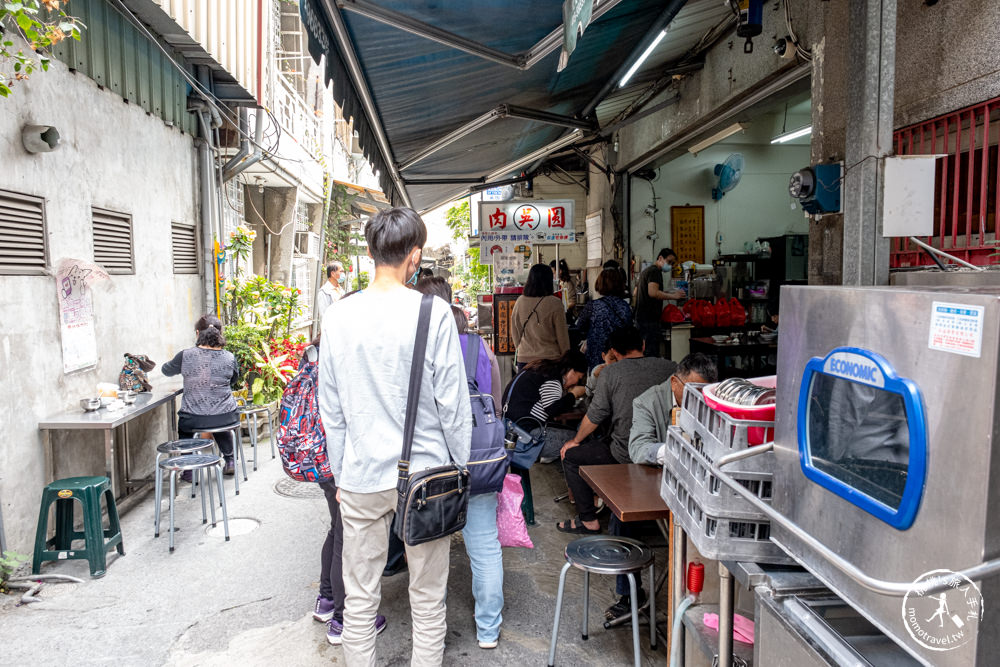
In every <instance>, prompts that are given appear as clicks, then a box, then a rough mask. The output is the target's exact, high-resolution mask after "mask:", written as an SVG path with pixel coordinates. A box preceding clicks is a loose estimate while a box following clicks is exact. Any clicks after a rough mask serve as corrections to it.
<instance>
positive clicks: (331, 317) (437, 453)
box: [319, 208, 472, 667]
mask: <svg viewBox="0 0 1000 667" xmlns="http://www.w3.org/2000/svg"><path fill="white" fill-rule="evenodd" d="M365 239H366V240H367V241H368V252H369V254H370V255H371V257H372V259H373V260H374V261H375V279H374V281H373V282H372V284H371V285H370V286H369V287H367V288H366V289H365V290H364V291H363V292H361V293H360V294H356V295H354V296H352V297H351V298H350V299H342V300H340V301H337V302H336V303H334V304H333V305H331V306H330V307H329V308H328V309H327V311H326V313H324V315H323V344H322V345H321V346H320V359H319V408H320V416H321V417H322V419H323V426H324V428H325V429H326V442H327V451H328V453H329V456H330V468H331V470H332V472H333V474H334V477H335V479H336V482H337V486H338V487H339V491H338V493H337V496H338V499H339V502H340V504H341V506H340V512H341V516H342V518H343V525H344V548H343V562H344V565H345V567H344V589H345V593H346V597H345V604H344V624H343V646H344V658H345V660H346V662H347V664H348V665H350V666H351V667H355V666H368V665H372V666H373V665H375V664H376V658H375V635H376V634H377V633H378V632H379V631H380V630H381V629H382V628H384V627H385V622H384V619H382V622H381V623H378V622H377V621H376V618H377V615H376V612H377V611H378V607H379V603H380V601H381V587H380V578H381V576H382V569H383V568H384V567H385V562H386V553H387V551H388V543H389V529H390V526H391V523H392V518H393V514H394V511H395V508H396V480H397V470H396V464H397V462H398V461H399V457H400V454H401V451H402V446H403V420H404V418H405V416H406V399H407V391H408V382H409V381H408V378H409V372H410V363H411V361H412V359H413V345H414V331H415V328H416V321H417V314H418V311H419V309H420V299H421V297H422V295H421V294H420V293H419V292H416V291H414V290H411V289H407V287H406V284H405V283H407V282H410V281H412V280H413V278H415V277H416V275H417V272H418V270H419V269H420V254H421V248H422V247H423V245H424V243H425V242H426V240H427V229H426V227H425V226H424V223H423V221H422V220H421V219H420V217H419V216H418V215H417V214H416V212H414V211H413V210H411V209H407V208H394V209H390V210H387V211H382V212H380V213H378V214H377V215H375V216H374V217H373V218H372V219H371V220H369V221H368V223H367V225H365ZM408 279H409V280H408ZM471 438H472V411H471V408H470V400H469V389H468V385H467V383H466V379H465V368H464V365H463V361H462V349H461V347H460V345H459V339H458V330H457V329H456V328H455V320H454V318H453V317H452V314H451V307H450V306H449V305H448V304H447V303H445V302H444V301H443V300H441V299H435V300H434V305H433V308H432V310H431V318H430V325H429V327H428V335H427V354H426V357H425V359H424V374H423V380H422V383H421V387H420V401H419V404H418V406H417V415H416V427H415V431H414V434H413V452H412V456H411V457H410V470H411V471H414V472H415V471H418V470H421V469H424V468H430V467H434V466H439V465H445V464H447V463H448V462H449V460H454V461H455V462H456V463H459V464H461V465H465V464H466V463H467V462H468V459H469V446H470V443H471ZM449 544H450V540H449V538H447V537H446V538H442V539H439V540H434V541H432V542H427V543H425V544H421V545H419V546H415V547H411V546H407V547H406V556H407V562H408V565H409V570H410V609H411V613H412V620H413V649H412V650H413V657H412V663H411V664H413V665H440V664H441V659H442V656H443V655H444V639H445V632H446V630H447V627H446V624H445V592H446V588H447V585H448V548H449Z"/></svg>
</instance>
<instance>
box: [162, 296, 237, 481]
mask: <svg viewBox="0 0 1000 667" xmlns="http://www.w3.org/2000/svg"><path fill="white" fill-rule="evenodd" d="M194 333H195V336H196V343H195V347H189V348H188V349H186V350H182V351H180V352H178V353H177V355H176V356H175V357H174V358H173V359H171V360H170V361H168V362H167V363H165V364H163V374H164V375H167V376H170V375H182V376H183V377H184V397H183V399H182V400H181V409H180V411H179V412H178V413H177V434H178V435H179V436H180V437H181V438H191V437H193V436H194V434H195V433H197V432H198V431H199V430H201V429H204V428H216V427H218V426H225V425H227V424H234V423H236V421H238V420H239V412H238V410H237V406H236V399H235V398H233V392H232V388H233V387H234V386H236V385H237V384H238V383H239V379H240V369H239V365H238V364H237V363H236V357H234V356H233V353H232V352H229V351H228V350H224V349H223V347H224V346H225V344H226V339H225V338H224V337H223V335H222V322H221V321H220V320H219V318H218V317H216V316H215V315H211V314H209V315H205V316H203V317H201V318H200V319H199V320H198V322H197V323H195V325H194ZM213 436H214V437H215V441H216V443H218V445H219V450H220V451H221V452H222V455H223V457H224V458H225V460H226V466H225V468H224V469H223V472H224V473H225V474H226V475H232V474H234V473H235V472H236V467H235V465H234V464H233V445H234V444H235V443H233V434H232V431H226V432H222V433H215V434H213Z"/></svg>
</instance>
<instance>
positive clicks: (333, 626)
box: [326, 614, 385, 646]
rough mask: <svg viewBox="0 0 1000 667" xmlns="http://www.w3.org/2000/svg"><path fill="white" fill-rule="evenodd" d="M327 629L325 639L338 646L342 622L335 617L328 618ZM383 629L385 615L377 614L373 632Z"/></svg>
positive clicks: (341, 633)
mask: <svg viewBox="0 0 1000 667" xmlns="http://www.w3.org/2000/svg"><path fill="white" fill-rule="evenodd" d="M328 625H329V630H327V631H326V641H328V642H330V643H331V644H333V645H334V646H340V644H341V642H342V635H343V634H344V624H343V623H341V622H340V621H338V620H337V619H335V618H331V619H330V623H329V624H328ZM383 630H385V616H383V615H382V614H379V615H377V616H376V617H375V634H376V635H378V634H381V633H382V631H383Z"/></svg>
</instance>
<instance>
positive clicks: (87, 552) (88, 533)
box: [31, 477, 125, 577]
mask: <svg viewBox="0 0 1000 667" xmlns="http://www.w3.org/2000/svg"><path fill="white" fill-rule="evenodd" d="M102 495H103V496H104V502H105V504H106V505H107V507H108V528H106V529H105V528H104V526H103V524H102V521H101V496H102ZM74 500H77V501H79V502H80V504H81V506H82V509H83V532H82V533H81V532H78V531H75V530H73V501H74ZM52 503H55V504H56V534H55V537H53V538H52V539H46V537H47V535H48V523H49V508H50V507H51V505H52ZM81 539H82V540H84V543H85V547H84V548H83V549H73V542H74V540H81ZM105 540H106V541H105ZM50 546H51V547H54V549H49V547H50ZM112 548H116V549H118V553H119V554H121V555H122V556H124V555H125V545H124V544H123V542H122V531H121V524H120V523H119V521H118V506H117V505H115V497H114V495H113V494H112V493H111V481H110V480H109V479H108V478H107V477H68V478H66V479H59V480H56V481H54V482H52V483H51V484H49V485H48V486H46V487H45V489H44V490H43V491H42V506H41V509H40V510H39V512H38V528H37V529H36V530H35V552H34V557H33V558H32V561H31V573H32V574H38V573H39V570H40V569H41V566H42V562H43V561H47V560H65V559H76V558H86V559H87V561H88V562H89V563H90V576H92V577H103V576H104V574H105V572H107V553H108V551H109V550H110V549H112Z"/></svg>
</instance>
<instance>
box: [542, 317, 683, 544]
mask: <svg viewBox="0 0 1000 667" xmlns="http://www.w3.org/2000/svg"><path fill="white" fill-rule="evenodd" d="M608 346H609V347H610V348H611V349H613V350H614V351H615V357H616V358H617V359H618V361H616V362H615V363H614V364H612V365H610V366H607V367H606V368H605V369H604V372H602V373H601V376H600V378H598V380H597V389H596V391H595V392H594V400H593V401H592V402H591V403H590V407H589V408H588V409H587V414H586V416H584V418H583V420H582V421H581V423H580V428H579V429H578V430H577V432H576V435H575V436H574V437H573V439H572V440H570V441H568V442H567V443H566V444H564V445H563V446H562V449H561V450H560V455H561V456H562V458H563V472H564V473H565V474H566V484H567V485H568V486H569V490H570V492H572V494H573V498H575V499H576V509H577V512H578V514H579V516H578V517H577V518H576V519H573V520H570V521H563V522H560V523H558V524H556V528H557V529H559V530H561V531H562V532H564V533H581V534H585V535H589V534H595V533H600V532H601V525H600V523H598V521H597V510H596V508H595V506H594V494H593V491H592V490H591V488H590V486H589V485H588V484H587V482H585V481H584V480H583V478H582V477H581V476H580V466H586V465H601V464H606V463H631V462H632V461H631V459H630V458H629V454H628V438H629V430H630V429H631V428H632V401H633V400H635V398H636V397H637V396H639V394H641V393H643V392H644V391H646V390H647V389H649V388H650V387H652V386H653V385H657V384H660V383H661V382H665V381H666V380H667V378H669V377H670V375H671V374H672V373H673V372H674V370H675V369H676V368H677V364H676V363H674V362H673V361H669V360H667V359H661V358H659V357H644V356H643V353H642V352H643V343H642V335H641V334H640V333H639V330H638V329H636V328H635V327H631V326H630V327H623V328H621V329H618V330H616V331H614V332H613V333H612V334H611V336H610V337H609V338H608ZM603 423H608V424H610V425H611V436H610V437H609V438H608V439H607V440H601V439H594V440H591V441H589V442H586V443H584V442H583V441H584V440H585V439H586V438H587V437H588V436H589V435H591V434H592V433H593V432H594V431H595V430H597V427H598V426H600V425H601V424H603ZM581 443H583V444H581Z"/></svg>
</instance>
